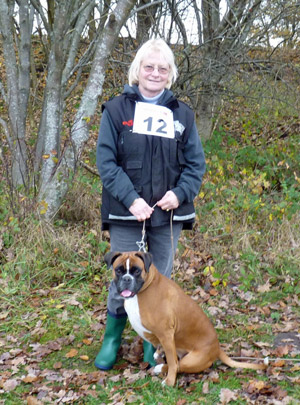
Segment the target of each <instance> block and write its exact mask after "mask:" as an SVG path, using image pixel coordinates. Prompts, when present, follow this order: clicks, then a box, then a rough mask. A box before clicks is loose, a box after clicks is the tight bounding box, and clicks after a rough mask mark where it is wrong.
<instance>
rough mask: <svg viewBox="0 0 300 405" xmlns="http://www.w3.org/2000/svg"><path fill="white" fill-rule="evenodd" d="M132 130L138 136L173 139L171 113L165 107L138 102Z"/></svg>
mask: <svg viewBox="0 0 300 405" xmlns="http://www.w3.org/2000/svg"><path fill="white" fill-rule="evenodd" d="M132 130H133V132H137V133H138V134H145V135H156V136H162V137H164V138H174V137H175V133H174V122H173V112H172V111H171V110H169V108H167V107H162V106H160V105H156V104H149V103H143V102H141V101H138V102H137V103H136V107H135V113H134V121H133V129H132Z"/></svg>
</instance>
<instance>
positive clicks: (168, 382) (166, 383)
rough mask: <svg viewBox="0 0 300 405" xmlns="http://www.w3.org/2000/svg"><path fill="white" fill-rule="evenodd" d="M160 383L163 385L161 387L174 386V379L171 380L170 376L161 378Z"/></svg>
mask: <svg viewBox="0 0 300 405" xmlns="http://www.w3.org/2000/svg"><path fill="white" fill-rule="evenodd" d="M161 385H162V386H163V387H165V386H168V387H174V385H175V380H173V379H170V378H168V377H167V378H165V379H164V380H163V382H162V383H161Z"/></svg>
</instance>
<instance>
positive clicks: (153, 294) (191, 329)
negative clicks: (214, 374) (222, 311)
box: [105, 252, 266, 386]
mask: <svg viewBox="0 0 300 405" xmlns="http://www.w3.org/2000/svg"><path fill="white" fill-rule="evenodd" d="M105 260H106V263H107V264H108V265H109V266H110V265H112V266H113V279H114V283H115V284H116V287H117V290H118V292H119V293H120V294H121V295H122V296H123V297H124V299H125V301H124V305H125V309H126V312H127V314H128V317H129V320H130V323H131V325H132V327H133V328H134V329H135V330H136V332H137V333H138V334H139V335H140V336H141V337H142V338H143V339H146V340H148V341H149V342H151V343H152V344H153V345H154V346H155V347H156V346H158V344H161V345H162V347H163V349H164V352H165V355H166V359H167V365H158V366H156V367H155V368H154V371H155V372H157V373H159V372H161V371H162V372H167V377H166V379H165V380H164V381H163V384H166V385H169V386H173V385H174V384H175V381H176V375H177V372H184V373H199V372H201V371H203V370H205V369H206V368H208V367H210V366H211V365H212V363H213V362H214V361H215V360H217V359H220V360H221V361H222V362H223V363H225V364H227V365H228V366H230V367H240V368H250V369H254V370H263V369H265V368H266V366H265V365H264V364H252V363H242V362H237V361H234V360H232V359H230V358H229V357H228V356H227V354H225V352H224V351H223V350H222V349H221V348H220V344H219V341H218V338H217V333H216V331H215V329H214V327H213V325H212V324H211V322H210V320H209V319H208V317H207V316H206V315H205V313H204V312H203V311H202V309H201V308H200V307H199V306H198V305H197V304H196V302H194V301H193V300H192V299H191V298H190V297H189V296H187V295H186V294H185V293H184V291H183V290H182V289H181V288H180V287H179V286H178V285H177V284H176V283H175V282H173V281H172V280H169V279H168V278H166V277H165V276H163V275H161V274H160V273H159V272H158V270H157V269H156V267H155V266H154V264H153V263H152V256H151V254H150V253H142V252H128V253H119V252H110V253H107V254H106V256H105ZM178 357H179V358H180V360H179V361H178Z"/></svg>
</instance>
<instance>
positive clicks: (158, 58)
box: [138, 52, 170, 97]
mask: <svg viewBox="0 0 300 405" xmlns="http://www.w3.org/2000/svg"><path fill="white" fill-rule="evenodd" d="M169 74H170V66H169V64H168V63H167V61H166V59H165V58H164V57H163V55H161V54H160V53H159V52H151V53H150V54H149V55H148V56H147V57H146V58H145V59H143V60H142V62H141V66H140V71H139V76H138V79H139V90H140V92H141V94H142V95H143V96H145V97H155V96H157V94H159V93H161V92H162V91H163V90H164V89H165V87H166V85H167V83H168V78H169Z"/></svg>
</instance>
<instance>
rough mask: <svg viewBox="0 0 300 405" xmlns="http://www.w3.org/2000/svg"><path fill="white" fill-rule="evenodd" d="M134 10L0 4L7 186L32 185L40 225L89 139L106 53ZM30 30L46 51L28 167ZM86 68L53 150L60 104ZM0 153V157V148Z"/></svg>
mask: <svg viewBox="0 0 300 405" xmlns="http://www.w3.org/2000/svg"><path fill="white" fill-rule="evenodd" d="M134 5H135V1H134V0H119V1H117V2H110V1H103V2H102V1H100V2H96V1H95V0H61V1H54V0H47V1H46V2H42V1H39V0H18V1H10V0H0V30H1V31H0V33H1V36H2V47H3V55H4V61H5V68H6V74H5V78H4V80H3V81H2V80H1V83H0V89H1V96H2V99H3V101H4V103H5V105H6V107H7V115H8V121H5V119H3V118H1V120H0V125H1V128H2V130H3V133H4V134H5V137H6V144H7V145H8V148H9V150H10V152H11V154H12V158H11V162H12V170H11V181H12V187H14V188H15V187H17V186H22V187H24V188H29V187H32V185H35V186H36V188H37V192H38V201H39V204H40V208H41V210H42V212H43V213H44V215H45V217H46V218H47V219H48V220H50V219H52V218H53V217H54V216H55V214H56V212H57V210H58V209H59V207H60V205H61V203H62V201H63V199H64V197H65V195H66V193H67V191H68V189H69V187H70V184H71V182H72V179H73V176H74V174H75V172H76V168H77V164H78V160H79V158H80V155H81V153H82V150H83V147H84V145H85V143H86V141H87V140H88V138H89V123H90V121H91V119H92V117H93V114H94V113H95V110H96V106H97V102H98V98H99V96H100V95H101V92H102V86H103V82H104V79H105V68H106V64H107V59H108V56H109V54H110V53H111V51H112V49H113V47H114V44H115V41H116V39H117V38H118V35H119V32H120V30H121V28H122V26H123V24H124V23H125V22H126V20H127V18H128V16H129V14H130V12H131V11H132V9H133V7H134ZM45 6H46V7H45ZM95 10H96V11H97V13H98V14H99V16H100V17H99V21H100V22H99V23H98V26H97V29H96V31H95V33H94V36H93V38H92V40H91V41H90V43H89V46H88V47H87V49H86V50H85V52H84V54H83V55H80V54H79V45H80V41H81V39H82V37H83V35H84V34H85V30H86V29H87V26H88V24H87V23H88V20H89V17H90V16H91V14H92V12H93V11H95ZM34 17H35V20H34ZM34 21H35V24H34ZM34 25H35V26H36V25H37V30H38V32H39V33H40V40H41V41H43V46H44V48H45V52H46V54H47V80H46V87H45V89H44V95H43V105H42V113H41V116H40V121H39V123H36V125H37V126H38V135H37V139H36V145H35V156H34V163H33V164H32V165H31V164H30V165H29V161H28V147H27V144H26V119H27V118H28V100H29V96H30V91H31V89H30V57H31V52H32V43H31V41H32V35H31V34H32V32H33V26H34ZM89 34H90V33H89ZM90 38H91V37H90ZM88 65H90V66H91V68H90V74H89V78H88V82H87V85H86V87H85V89H84V92H83V95H82V98H81V102H80V106H79V108H78V111H77V114H76V117H75V119H74V122H73V124H72V127H71V131H70V137H69V139H68V141H67V142H66V143H65V145H64V148H63V149H61V145H62V125H63V119H64V111H65V105H66V100H67V99H68V97H70V96H71V95H72V92H73V90H74V88H75V87H76V84H77V83H78V81H79V80H80V76H81V72H82V70H83V69H84V68H86V67H87V66H88ZM31 71H32V69H31ZM1 150H2V154H1V156H2V159H3V160H4V156H3V147H2V148H1Z"/></svg>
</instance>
